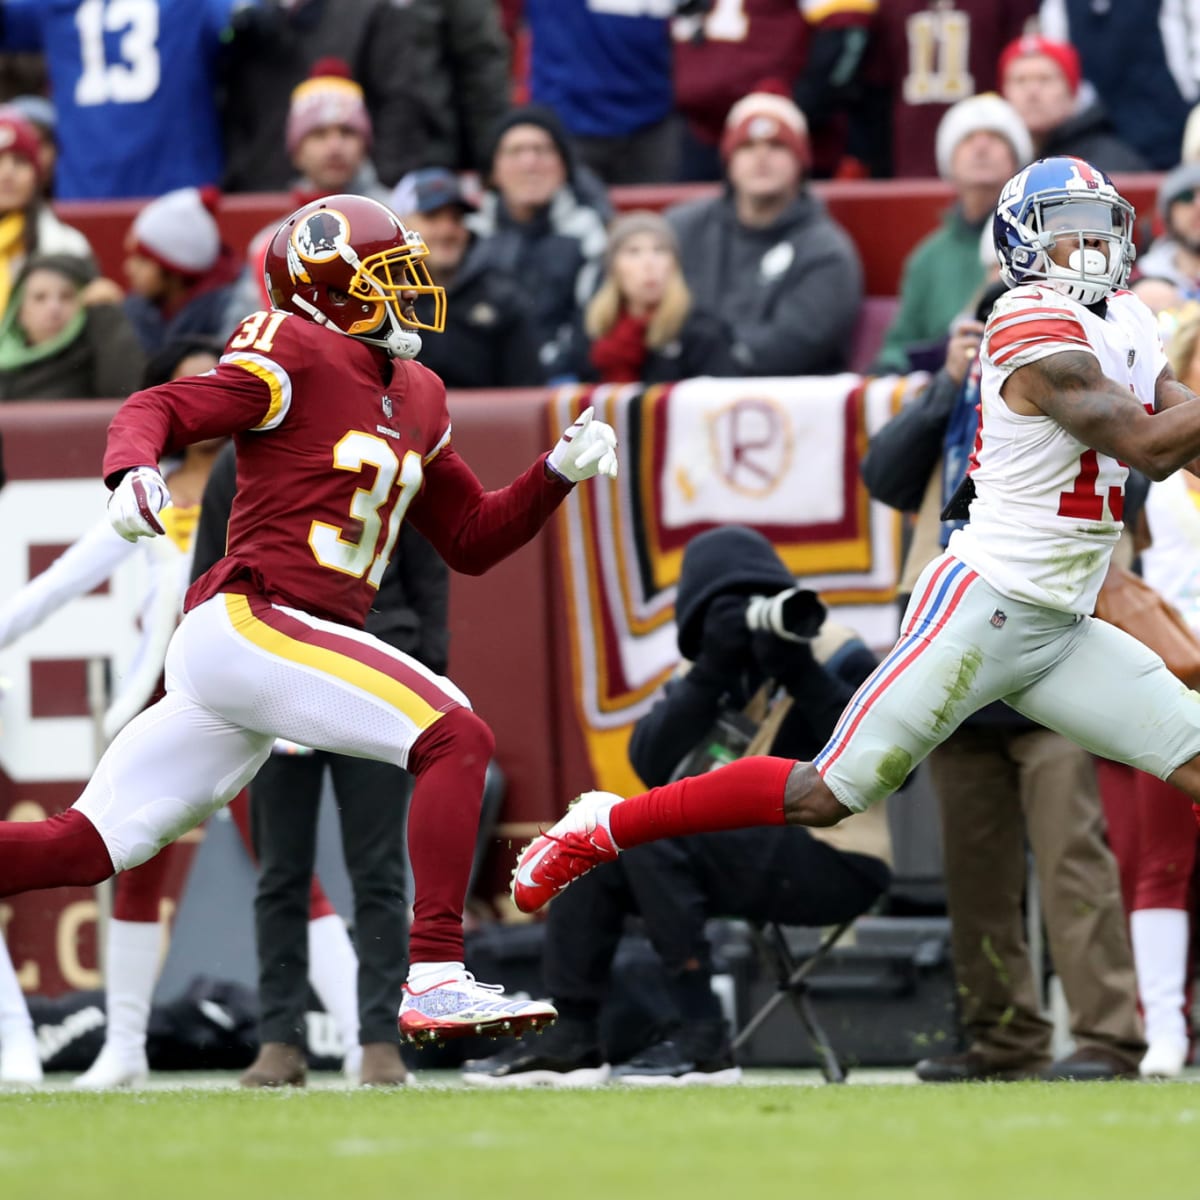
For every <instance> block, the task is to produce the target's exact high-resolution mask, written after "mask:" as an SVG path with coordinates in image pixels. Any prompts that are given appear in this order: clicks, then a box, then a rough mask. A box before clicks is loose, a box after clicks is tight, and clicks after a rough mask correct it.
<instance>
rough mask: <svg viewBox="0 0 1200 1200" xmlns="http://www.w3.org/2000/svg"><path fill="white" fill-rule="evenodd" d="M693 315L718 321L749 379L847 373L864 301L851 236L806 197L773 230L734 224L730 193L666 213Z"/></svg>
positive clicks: (806, 194) (820, 205)
mask: <svg viewBox="0 0 1200 1200" xmlns="http://www.w3.org/2000/svg"><path fill="white" fill-rule="evenodd" d="M666 218H667V220H668V221H669V222H670V223H671V225H672V226H673V228H674V229H675V232H676V234H677V235H678V238H679V245H680V251H681V254H680V258H681V262H682V265H683V273H684V277H685V278H686V279H687V284H688V287H689V288H690V289H691V292H692V296H693V297H694V298H695V301H696V304H697V306H698V307H700V308H703V309H706V310H707V311H708V312H710V313H713V314H714V315H716V316H717V317H720V318H721V319H722V320H724V321H725V322H726V323H727V324H728V325H729V326H730V328H731V329H732V330H733V334H734V349H733V353H734V357H735V358H736V359H737V361H738V362H739V363H740V364H741V366H742V371H743V373H744V374H746V375H821V374H828V373H832V372H836V371H841V370H845V369H846V367H847V366H848V364H849V361H850V350H851V339H852V336H853V333H854V326H855V323H856V321H857V320H858V315H859V310H860V308H861V307H862V298H863V274H862V265H861V263H860V262H859V257H858V251H857V250H856V249H855V246H854V243H853V242H852V241H851V240H850V235H849V234H848V233H847V232H846V231H845V230H844V229H843V228H842V227H841V226H840V225H839V224H837V222H836V221H834V220H833V218H832V217H831V216H830V215H829V213H828V212H827V211H826V209H825V205H824V204H823V203H822V202H821V201H820V200H819V199H817V197H816V196H814V195H812V194H811V193H810V192H808V191H801V192H800V194H799V195H798V196H797V197H796V199H795V200H794V201H793V202H792V203H791V204H790V205H789V206H788V208H787V209H786V210H785V211H784V212H783V213H781V214H780V216H779V217H778V218H777V219H776V220H775V221H773V222H772V223H771V224H770V225H768V226H766V227H764V228H762V229H751V228H749V227H748V226H745V225H743V224H742V223H741V222H740V221H739V220H738V217H737V211H736V208H735V203H734V197H733V193H732V191H731V190H730V189H728V188H727V189H726V191H725V193H724V195H722V196H719V197H716V198H714V199H711V200H697V201H693V202H691V203H688V204H683V205H680V206H678V207H676V208H672V209H669V210H668V211H667V213H666Z"/></svg>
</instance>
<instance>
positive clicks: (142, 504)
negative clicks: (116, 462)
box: [108, 467, 171, 542]
mask: <svg viewBox="0 0 1200 1200" xmlns="http://www.w3.org/2000/svg"><path fill="white" fill-rule="evenodd" d="M170 503H171V493H170V492H169V491H168V490H167V485H166V483H165V482H164V480H163V477H162V476H161V475H160V474H159V473H158V472H157V471H156V470H155V469H154V468H153V467H134V468H133V470H132V471H126V472H125V474H124V475H123V476H122V478H121V482H120V483H118V484H117V486H116V487H115V488H114V489H113V494H112V495H111V496H109V498H108V520H109V523H110V524H111V525H112V527H113V528H114V529H115V530H116V531H117V532H118V533H119V534H120V535H121V536H122V537H123V538H124V539H125V540H126V541H127V542H136V541H137V540H138V538H140V537H156V536H157V535H158V534H160V533H166V530H165V529H164V528H163V526H162V522H161V521H159V519H158V514H159V513H160V512H162V510H163V509H164V508H166V507H167V505H168V504H170Z"/></svg>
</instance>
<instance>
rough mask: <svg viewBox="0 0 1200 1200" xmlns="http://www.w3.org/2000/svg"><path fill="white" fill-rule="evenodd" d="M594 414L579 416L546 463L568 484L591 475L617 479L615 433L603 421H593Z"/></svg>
mask: <svg viewBox="0 0 1200 1200" xmlns="http://www.w3.org/2000/svg"><path fill="white" fill-rule="evenodd" d="M594 412H595V410H594V409H592V408H588V409H585V410H584V412H582V413H580V415H579V419H578V420H577V421H576V422H575V424H574V425H572V426H571V428H570V429H568V430H567V432H566V433H564V434H563V435H562V437H560V438H559V439H558V445H557V446H555V447H554V449H553V450H551V451H550V456H549V458H547V459H546V464H547V466H549V468H550V470H552V471H553V472H554V473H555V475H558V476H559V477H560V478H562V479H565V480H566V481H567V482H568V483H580V482H581V481H583V480H584V479H591V477H592V476H593V475H607V476H608V477H609V478H610V479H616V477H617V435H616V432H615V431H614V430H613V427H612V426H611V425H606V424H605V423H604V422H603V421H593V420H592V415H593V413H594Z"/></svg>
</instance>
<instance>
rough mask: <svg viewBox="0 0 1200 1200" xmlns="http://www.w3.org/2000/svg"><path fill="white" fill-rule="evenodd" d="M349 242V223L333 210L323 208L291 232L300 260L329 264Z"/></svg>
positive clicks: (306, 218)
mask: <svg viewBox="0 0 1200 1200" xmlns="http://www.w3.org/2000/svg"><path fill="white" fill-rule="evenodd" d="M349 240H350V222H349V221H347V220H346V218H345V217H344V216H343V215H342V214H341V213H340V212H338V211H337V209H334V208H323V209H321V210H320V211H318V212H315V213H312V214H311V215H310V216H307V217H305V218H304V220H303V221H301V222H300V224H299V225H297V226H296V228H295V229H293V230H292V245H293V246H295V248H296V253H297V254H299V256H300V258H301V259H304V260H306V261H308V262H329V260H330V259H333V258H337V256H338V255H339V254H340V253H341V248H342V246H344V245H345V244H346V243H347V242H348V241H349Z"/></svg>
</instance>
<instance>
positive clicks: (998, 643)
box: [513, 157, 1200, 912]
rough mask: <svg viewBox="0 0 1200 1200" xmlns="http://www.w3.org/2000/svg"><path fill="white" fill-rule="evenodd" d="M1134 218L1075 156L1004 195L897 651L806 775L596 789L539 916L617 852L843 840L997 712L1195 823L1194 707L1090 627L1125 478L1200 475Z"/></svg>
mask: <svg viewBox="0 0 1200 1200" xmlns="http://www.w3.org/2000/svg"><path fill="white" fill-rule="evenodd" d="M1133 222H1134V212H1133V208H1132V206H1131V205H1130V204H1129V203H1128V201H1126V200H1125V199H1124V198H1123V197H1122V196H1121V195H1120V194H1119V193H1118V192H1117V190H1116V188H1115V187H1114V186H1113V183H1112V180H1110V179H1109V178H1108V176H1107V175H1105V174H1104V173H1103V172H1101V171H1098V170H1096V169H1095V168H1094V167H1093V166H1091V164H1090V163H1087V162H1085V161H1084V160H1083V159H1079V158H1066V157H1057V158H1046V159H1039V160H1038V161H1037V162H1035V163H1033V164H1031V165H1030V166H1028V167H1026V168H1025V169H1024V170H1023V171H1020V172H1018V173H1017V174H1016V175H1015V176H1013V178H1012V179H1010V180H1009V181H1008V183H1007V184H1006V185H1005V187H1004V190H1003V192H1002V193H1001V196H1000V200H999V202H998V204H997V207H996V213H995V218H994V221H993V226H992V231H993V241H994V244H995V247H996V253H997V256H998V257H999V259H1000V264H1001V268H1000V274H1001V278H1003V280H1004V282H1005V283H1007V284H1009V286H1010V289H1011V290H1010V291H1009V292H1008V293H1007V295H1006V296H1005V297H1004V298H1003V299H1002V300H1001V301H999V302H998V303H997V305H996V307H995V308H994V309H993V310H992V314H991V316H990V317H989V319H988V323H987V326H986V328H985V332H984V338H983V345H982V348H981V351H980V355H981V362H982V376H981V386H980V417H979V429H978V432H977V434H976V440H975V449H974V452H973V454H972V458H971V465H970V467H969V468H968V474H967V479H966V484H968V485H969V486H967V487H964V488H960V489H959V492H958V493H957V494H956V495H955V497H954V498H953V499H952V500H951V502H950V504H949V505H948V506H947V508H946V511H945V512H944V513H943V516H944V517H945V518H947V519H954V518H960V517H964V516H967V515H968V513H967V512H965V511H963V509H967V510H969V519H968V521H967V523H966V525H965V526H964V527H963V528H961V529H959V530H956V531H955V533H954V534H953V535H952V536H951V538H950V541H949V544H948V545H947V548H946V551H945V553H943V554H942V555H941V556H940V557H938V558H936V559H934V560H933V562H931V563H930V564H929V565H928V566H927V567H926V568H925V571H924V572H923V573H922V575H921V577H920V578H919V579H918V581H917V584H916V587H915V588H914V589H913V594H912V599H911V600H910V602H909V605H908V609H907V611H906V613H905V617H904V622H903V630H902V633H901V636H900V639H899V641H897V643H896V645H895V646H894V647H893V648H892V650H891V652H890V653H889V654H888V655H887V657H886V658H885V659H884V660H883V662H882V663H880V665H879V667H878V668H877V669H876V671H875V672H874V673H873V674H872V675H871V676H870V677H869V678H868V679H867V681H866V682H865V683H864V684H863V685H862V687H861V688H859V690H858V691H857V692H856V693H855V695H854V696H853V698H852V699H851V701H850V703H849V704H848V705H847V706H846V710H845V712H843V714H842V716H841V719H840V721H839V722H838V725H837V727H836V728H835V729H834V732H833V736H832V737H831V738H830V739H829V741H828V743H827V744H826V745H825V747H824V749H822V750H821V752H820V753H819V754H818V755H817V756H816V758H815V759H814V760H813V761H812V762H811V763H807V762H795V761H792V760H789V759H783V758H770V757H749V758H743V759H741V760H739V761H737V762H734V763H730V764H729V765H728V766H724V767H721V768H719V769H718V770H715V771H710V772H709V773H708V774H706V775H700V776H692V777H689V778H687V779H682V780H679V781H678V782H675V783H668V784H666V785H664V786H662V787H658V788H654V789H653V790H651V791H649V792H645V793H643V794H641V795H638V796H632V797H630V798H628V799H622V798H621V797H619V796H614V795H612V794H611V793H608V792H590V793H588V794H587V795H586V796H584V797H582V798H581V800H580V802H579V803H578V804H577V805H575V806H574V807H573V808H572V809H571V810H570V811H569V812H568V813H567V815H566V816H565V817H563V818H562V820H560V821H559V822H558V823H557V824H556V825H554V826H553V827H552V828H551V829H549V830H548V831H547V832H546V833H545V834H543V835H541V836H540V837H538V838H535V839H534V840H533V841H532V842H531V843H530V844H529V846H528V847H527V848H526V849H525V850H524V851H523V852H522V854H521V856H520V858H519V859H518V862H517V870H516V872H515V874H514V877H513V897H514V900H515V901H516V904H517V907H518V908H520V909H521V910H522V911H524V912H533V911H535V910H536V909H538V908H540V907H541V906H542V905H543V904H545V903H546V902H547V901H548V900H549V899H550V898H551V897H552V896H554V895H555V894H556V893H557V892H559V891H561V890H562V889H563V888H564V887H566V886H567V885H568V884H569V883H570V882H571V881H572V880H573V879H576V878H578V877H579V876H580V875H583V874H585V873H586V872H587V871H589V870H591V869H592V867H594V866H596V865H598V864H599V863H601V862H606V861H609V860H611V859H612V858H614V857H616V855H617V854H618V853H619V852H620V850H622V849H628V848H630V847H632V846H637V845H639V844H641V843H642V842H648V841H653V840H656V839H658V838H664V837H676V836H679V835H682V834H691V833H707V832H715V831H717V830H721V829H737V828H742V827H745V826H750V825H783V824H793V825H813V826H828V825H836V824H837V823H838V822H839V821H840V820H842V819H843V818H845V817H848V816H850V815H851V814H852V813H859V812H863V811H864V810H866V809H867V808H869V807H870V806H871V805H873V804H877V803H878V802H879V801H880V800H882V799H883V798H884V797H885V796H887V795H888V794H890V793H891V792H894V791H895V790H896V789H897V788H898V787H899V786H900V785H901V784H902V783H903V782H904V780H905V779H906V778H907V777H908V774H909V772H910V771H911V770H912V769H913V767H915V766H916V765H917V763H919V762H920V761H921V759H923V758H924V757H925V756H926V755H927V754H928V753H929V751H930V750H931V749H932V748H933V747H934V746H936V745H939V744H940V743H941V742H943V741H945V739H946V738H947V737H949V736H950V734H951V733H953V732H954V730H955V729H956V728H957V727H958V725H959V724H960V723H961V722H962V721H963V720H964V719H965V718H966V717H967V716H969V715H970V714H971V713H973V712H975V711H977V710H978V709H980V708H982V707H983V706H984V705H985V704H989V703H991V702H992V701H994V700H1004V701H1005V702H1006V703H1007V704H1009V705H1011V706H1012V707H1013V708H1015V709H1016V710H1017V711H1018V712H1020V713H1023V714H1024V715H1025V716H1027V717H1030V718H1031V719H1033V720H1035V721H1037V722H1039V723H1040V724H1042V725H1045V726H1046V727H1047V728H1049V729H1052V730H1054V731H1055V732H1056V733H1061V734H1063V735H1064V736H1066V737H1069V738H1071V739H1072V740H1073V741H1075V742H1077V743H1079V745H1081V746H1083V747H1084V749H1086V750H1089V751H1091V752H1092V753H1094V754H1098V755H1100V756H1101V757H1104V758H1109V759H1112V760H1114V761H1116V762H1122V763H1125V764H1127V765H1129V766H1133V767H1137V768H1139V769H1140V770H1143V771H1146V772H1149V773H1150V774H1152V775H1155V776H1157V777H1158V778H1159V779H1165V780H1167V781H1169V782H1170V783H1171V784H1172V785H1173V786H1174V787H1176V788H1179V789H1180V790H1181V791H1184V792H1186V793H1187V794H1188V795H1189V796H1191V797H1192V800H1193V802H1194V803H1195V804H1196V814H1197V819H1198V820H1200V703H1198V700H1200V697H1198V696H1197V695H1196V694H1195V693H1193V692H1191V691H1189V690H1188V687H1187V685H1186V684H1185V683H1183V682H1182V681H1181V680H1179V679H1177V678H1176V677H1175V676H1174V675H1173V674H1171V672H1170V671H1168V670H1167V668H1166V666H1165V665H1164V663H1163V661H1162V659H1161V658H1159V656H1158V655H1157V654H1155V653H1154V651H1153V650H1151V649H1149V648H1148V647H1146V646H1144V645H1143V644H1142V643H1141V642H1139V641H1137V640H1136V639H1134V638H1133V637H1131V636H1130V635H1129V634H1127V633H1125V632H1124V631H1123V630H1120V629H1118V628H1117V627H1116V626H1114V625H1110V624H1108V623H1107V622H1105V621H1098V620H1096V619H1095V618H1094V617H1093V616H1092V612H1093V608H1094V606H1095V600H1096V595H1097V593H1098V592H1099V590H1100V585H1101V583H1102V581H1103V579H1104V576H1105V573H1106V571H1107V569H1108V565H1109V560H1110V558H1111V555H1112V548H1113V545H1114V544H1115V543H1116V541H1117V539H1118V538H1119V537H1120V534H1121V514H1122V510H1123V502H1124V492H1125V477H1126V475H1127V474H1128V466H1127V465H1126V464H1129V465H1132V466H1134V467H1137V468H1138V469H1139V470H1141V471H1142V472H1143V473H1144V474H1146V475H1149V476H1150V478H1151V479H1154V480H1162V479H1165V478H1167V477H1168V476H1169V475H1172V474H1173V473H1174V472H1176V471H1178V470H1180V469H1181V468H1186V469H1188V470H1190V471H1192V472H1193V473H1197V472H1200V403H1197V396H1196V395H1195V394H1194V393H1193V392H1192V391H1191V390H1190V389H1189V388H1187V387H1185V386H1184V385H1183V384H1181V383H1179V382H1178V380H1176V378H1175V376H1174V373H1173V372H1172V370H1171V367H1170V364H1169V363H1168V362H1167V361H1166V358H1165V356H1164V354H1163V351H1162V346H1161V343H1160V341H1159V336H1158V330H1157V328H1156V326H1155V321H1154V317H1153V316H1152V314H1151V313H1150V310H1149V309H1148V308H1147V307H1146V306H1145V305H1144V304H1143V303H1142V302H1141V301H1140V300H1138V298H1137V297H1136V296H1134V295H1133V294H1132V293H1130V292H1129V291H1127V290H1126V289H1125V282H1126V280H1127V279H1128V276H1129V270H1130V267H1131V266H1132V263H1133V257H1134V249H1133V236H1132V231H1133Z"/></svg>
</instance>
